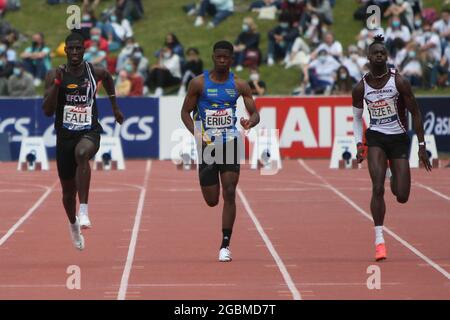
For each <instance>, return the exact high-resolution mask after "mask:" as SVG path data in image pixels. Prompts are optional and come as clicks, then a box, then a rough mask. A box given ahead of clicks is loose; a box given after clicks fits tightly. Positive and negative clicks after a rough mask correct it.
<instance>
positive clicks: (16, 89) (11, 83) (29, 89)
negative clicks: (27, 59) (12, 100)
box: [8, 62, 36, 97]
mask: <svg viewBox="0 0 450 320" xmlns="http://www.w3.org/2000/svg"><path fill="white" fill-rule="evenodd" d="M8 94H9V96H11V97H32V96H34V95H35V94H36V93H35V90H34V84H33V76H32V75H31V74H29V73H28V72H27V71H26V70H25V65H24V64H23V63H22V62H17V63H16V64H15V65H14V69H13V74H12V75H11V76H10V77H9V79H8Z"/></svg>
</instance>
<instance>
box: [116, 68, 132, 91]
mask: <svg viewBox="0 0 450 320" xmlns="http://www.w3.org/2000/svg"><path fill="white" fill-rule="evenodd" d="M115 87H116V95H117V96H118V97H127V96H128V95H129V94H130V91H131V81H130V79H128V72H127V71H126V70H120V72H119V75H118V77H117V79H116V83H115Z"/></svg>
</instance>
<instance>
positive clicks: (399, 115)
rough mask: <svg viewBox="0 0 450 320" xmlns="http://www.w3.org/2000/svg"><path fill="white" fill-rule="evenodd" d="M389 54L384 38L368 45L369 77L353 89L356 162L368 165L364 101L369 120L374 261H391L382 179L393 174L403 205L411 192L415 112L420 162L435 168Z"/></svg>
mask: <svg viewBox="0 0 450 320" xmlns="http://www.w3.org/2000/svg"><path fill="white" fill-rule="evenodd" d="M387 58H388V54H387V50H386V47H385V46H384V39H383V37H382V36H377V37H375V41H374V42H373V43H372V44H371V45H370V47H369V52H368V59H369V64H370V72H369V73H367V74H366V75H365V76H364V77H363V79H362V80H361V81H360V82H359V83H358V84H357V85H356V87H355V88H354V89H353V114H354V134H355V140H356V144H357V149H358V153H357V160H358V162H362V161H363V160H364V146H363V125H362V113H363V108H364V102H365V103H366V105H367V110H368V111H369V115H370V125H369V128H368V129H367V130H366V135H365V136H366V145H367V147H368V155H367V160H368V166H369V173H370V178H371V179H372V199H371V202H370V211H371V213H372V217H373V220H374V224H375V260H376V261H380V260H384V259H386V257H387V253H386V245H385V242H384V238H383V224H384V216H385V212H386V205H385V202H384V180H385V177H386V171H387V169H388V161H389V168H390V171H391V174H392V175H391V190H392V193H393V194H394V195H395V196H396V198H397V201H398V202H399V203H406V202H407V201H408V198H409V193H410V190H411V173H410V169H409V160H408V159H409V147H410V139H409V136H408V134H407V113H408V111H409V112H410V113H411V116H412V118H413V123H414V129H415V131H416V134H417V137H418V139H419V159H420V161H421V162H422V163H423V164H424V166H425V169H426V170H427V171H431V164H430V161H429V159H428V156H427V152H426V148H425V141H424V130H423V123H422V116H421V113H420V109H419V106H418V104H417V101H416V99H415V97H414V94H413V92H412V90H411V86H410V84H409V82H408V81H407V80H406V79H405V78H403V77H402V76H401V75H400V74H398V72H396V70H395V69H389V68H388V66H387Z"/></svg>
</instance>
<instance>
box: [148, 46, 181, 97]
mask: <svg viewBox="0 0 450 320" xmlns="http://www.w3.org/2000/svg"><path fill="white" fill-rule="evenodd" d="M180 83H181V64H180V57H179V56H178V55H176V54H173V52H172V49H170V47H168V46H165V47H164V48H163V49H162V50H161V53H160V57H159V61H158V63H156V64H155V65H153V66H152V68H151V70H150V74H149V75H148V78H147V87H148V88H149V89H150V90H153V89H154V90H155V91H154V95H155V96H157V97H159V96H162V95H163V94H164V89H165V88H168V87H172V86H175V85H179V84H180Z"/></svg>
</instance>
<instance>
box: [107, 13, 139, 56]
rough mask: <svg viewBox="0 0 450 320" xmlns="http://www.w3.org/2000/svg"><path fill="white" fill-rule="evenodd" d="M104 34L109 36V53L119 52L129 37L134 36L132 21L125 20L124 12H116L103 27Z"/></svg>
mask: <svg viewBox="0 0 450 320" xmlns="http://www.w3.org/2000/svg"><path fill="white" fill-rule="evenodd" d="M102 32H103V34H105V35H107V39H108V43H109V51H117V50H119V49H120V47H121V45H122V43H123V42H125V40H126V39H127V38H129V37H132V36H133V29H132V28H131V24H130V21H128V19H126V18H123V16H122V11H120V10H116V11H114V13H112V14H111V15H110V16H109V19H108V21H107V22H106V23H105V24H104V25H103V28H102Z"/></svg>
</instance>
